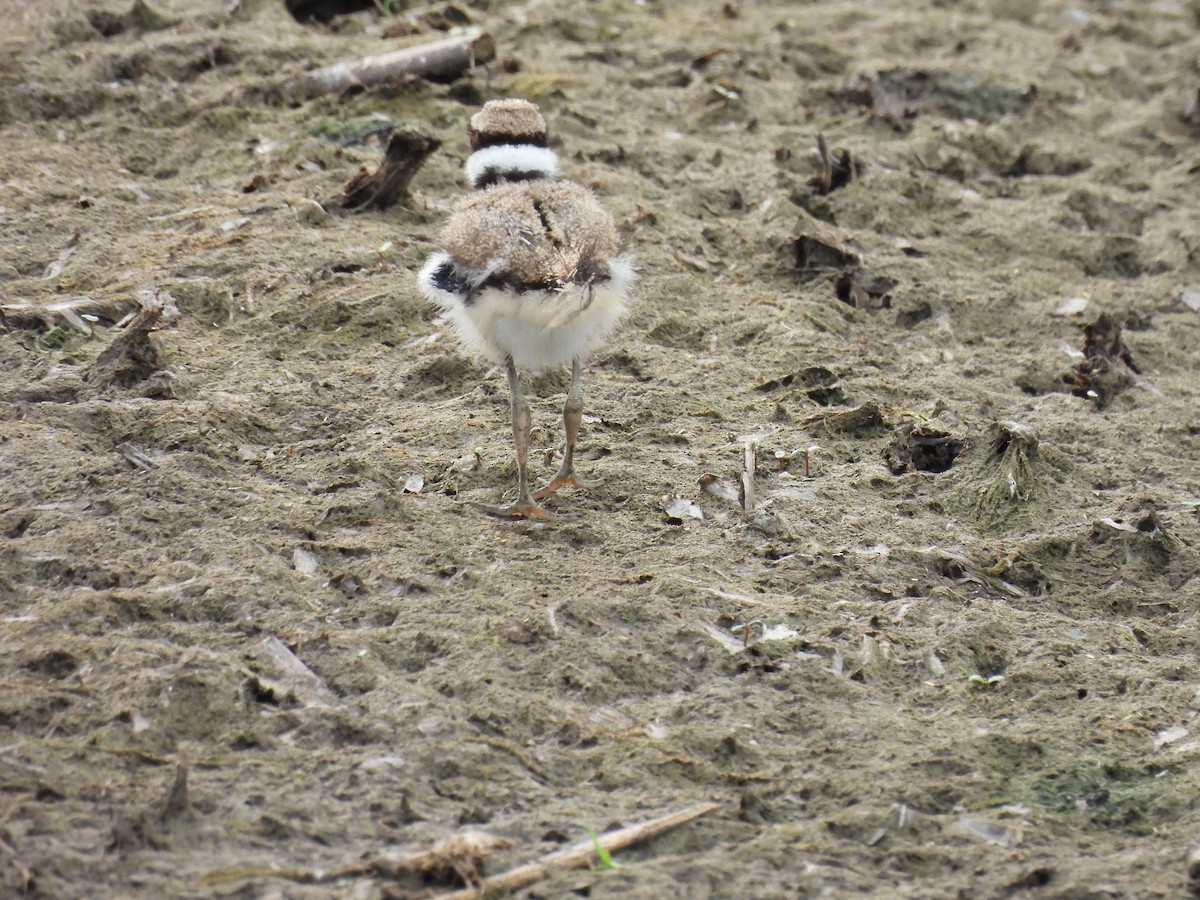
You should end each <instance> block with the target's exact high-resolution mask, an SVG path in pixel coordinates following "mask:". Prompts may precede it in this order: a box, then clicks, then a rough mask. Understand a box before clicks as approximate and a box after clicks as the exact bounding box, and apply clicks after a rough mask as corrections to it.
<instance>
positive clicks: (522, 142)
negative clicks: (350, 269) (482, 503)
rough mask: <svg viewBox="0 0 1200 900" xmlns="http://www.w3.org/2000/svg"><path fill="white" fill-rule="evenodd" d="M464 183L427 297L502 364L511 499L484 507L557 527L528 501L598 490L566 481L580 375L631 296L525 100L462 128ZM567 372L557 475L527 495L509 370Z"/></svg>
mask: <svg viewBox="0 0 1200 900" xmlns="http://www.w3.org/2000/svg"><path fill="white" fill-rule="evenodd" d="M468 134H469V136H470V140H471V155H470V158H469V159H468V160H467V167H466V168H467V177H468V178H469V179H470V180H471V184H472V186H473V187H474V188H475V193H474V194H472V195H471V196H470V197H469V198H467V199H465V200H463V201H462V202H461V203H459V205H458V207H457V208H456V209H455V211H454V213H453V215H452V216H451V218H450V221H449V222H448V223H447V224H446V227H445V229H444V230H443V231H442V234H441V237H440V240H439V243H440V245H441V248H442V249H440V250H438V251H437V252H435V253H434V254H433V255H432V256H430V257H429V261H428V262H426V263H425V266H424V268H422V269H421V274H420V276H419V280H420V285H421V290H422V291H423V292H424V294H425V296H426V297H428V298H429V299H430V300H431V301H433V302H434V303H436V304H437V305H438V306H440V307H441V308H442V309H444V310H445V311H446V312H447V313H449V317H450V320H451V322H452V323H453V324H454V326H455V328H456V330H457V331H458V335H459V337H460V339H461V340H462V343H463V344H464V345H465V346H466V347H467V348H468V349H469V350H471V351H473V352H475V353H477V354H479V355H481V356H483V357H485V358H487V359H489V360H491V361H493V362H496V363H501V364H503V365H504V368H505V370H506V372H507V374H508V384H509V388H510V390H511V392H512V429H513V442H514V443H515V444H516V452H517V499H516V502H515V503H513V504H512V505H511V506H507V507H486V508H484V509H485V511H486V512H488V513H491V514H492V515H497V516H502V517H506V518H535V519H549V518H554V516H552V515H551V514H550V513H549V512H547V510H545V509H544V508H543V507H542V506H541V505H539V504H538V502H537V501H539V500H543V499H545V498H546V497H549V496H550V495H551V494H553V493H554V492H555V491H557V490H559V489H560V488H562V487H565V486H567V485H571V486H574V487H580V488H593V487H599V486H600V485H601V484H602V482H600V481H586V480H584V479H582V478H580V477H578V476H577V475H576V474H575V468H574V459H575V442H576V440H577V438H578V437H579V424H580V421H581V420H582V418H583V389H582V386H581V383H580V365H581V361H582V360H583V359H584V358H585V357H586V355H587V354H588V352H589V351H591V350H592V349H593V348H595V347H596V345H597V344H599V343H600V342H601V341H602V340H603V339H604V338H605V337H607V336H608V335H609V334H611V333H612V331H613V329H614V328H616V326H617V323H618V322H619V321H620V319H621V316H622V314H623V313H624V311H625V304H626V301H627V300H628V298H629V293H630V290H631V288H632V286H633V280H634V273H633V266H632V264H631V262H630V260H629V258H628V257H627V256H625V255H623V254H622V253H621V252H620V242H619V240H618V238H617V232H616V228H615V227H614V225H613V220H612V217H611V216H610V215H609V214H608V212H607V211H606V210H605V209H604V207H602V206H601V205H600V202H599V201H598V200H597V199H596V197H595V195H594V194H593V193H592V192H591V191H589V190H588V189H587V188H584V187H582V186H580V185H578V184H575V183H573V182H571V181H566V180H560V179H559V178H558V160H557V158H556V157H555V155H554V151H552V150H551V149H550V148H549V146H548V144H547V135H546V120H545V119H544V118H542V113H541V111H540V110H539V109H538V108H537V107H536V106H535V105H534V104H532V103H530V102H529V101H527V100H492V101H490V102H489V103H487V104H486V105H484V107H483V108H482V109H481V110H480V111H479V112H477V113H476V114H475V115H474V116H472V117H471V122H470V127H469V128H468ZM567 363H570V365H571V387H570V389H569V390H568V391H567V400H566V403H565V404H564V405H563V427H564V430H565V431H566V444H565V447H564V450H563V461H562V466H561V467H560V468H559V470H558V474H557V475H555V476H554V478H552V479H551V480H550V482H549V483H548V484H546V485H545V486H544V487H542V488H539V489H538V490H536V491H532V492H531V491H530V490H529V481H528V457H529V436H530V431H531V427H532V420H531V418H530V413H529V404H528V402H527V401H526V400H525V395H524V393H523V391H522V390H521V379H520V376H519V374H518V371H517V370H518V367H520V368H523V369H529V370H532V371H541V370H544V369H547V368H550V367H554V366H563V365H566V364H567Z"/></svg>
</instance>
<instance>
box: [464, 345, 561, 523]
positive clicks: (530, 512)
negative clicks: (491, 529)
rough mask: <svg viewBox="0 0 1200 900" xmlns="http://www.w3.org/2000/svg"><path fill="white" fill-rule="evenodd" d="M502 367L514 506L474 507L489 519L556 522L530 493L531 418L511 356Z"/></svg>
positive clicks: (479, 505)
mask: <svg viewBox="0 0 1200 900" xmlns="http://www.w3.org/2000/svg"><path fill="white" fill-rule="evenodd" d="M504 365H505V369H506V371H507V372H508V389H509V392H510V393H511V394H512V429H513V444H515V445H516V449H517V502H516V503H514V504H513V505H512V506H484V505H483V504H479V503H477V504H474V505H475V506H476V507H477V508H478V509H480V510H482V511H483V512H485V513H487V514H488V515H491V516H499V517H500V518H505V519H554V518H557V517H556V516H555V515H554V514H552V513H550V512H548V511H547V510H545V509H543V508H542V507H541V506H539V505H538V504H537V503H535V502H534V499H533V497H532V496H531V495H530V493H529V472H528V470H529V436H530V433H531V432H532V431H533V417H532V416H531V415H530V413H529V403H528V402H527V401H526V400H525V392H524V391H522V390H521V377H520V376H519V375H518V374H517V366H516V364H515V363H514V362H513V360H512V357H511V356H510V357H509V358H508V359H506V360H505V361H504Z"/></svg>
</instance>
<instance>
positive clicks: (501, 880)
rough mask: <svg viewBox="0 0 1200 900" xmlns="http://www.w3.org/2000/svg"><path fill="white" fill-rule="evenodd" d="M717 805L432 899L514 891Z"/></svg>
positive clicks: (467, 899) (613, 834) (473, 898)
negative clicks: (599, 848) (602, 851)
mask: <svg viewBox="0 0 1200 900" xmlns="http://www.w3.org/2000/svg"><path fill="white" fill-rule="evenodd" d="M719 808H720V804H719V803H699V804H697V805H696V806H692V807H689V808H688V809H684V810H680V811H679V812H676V813H671V814H670V815H666V816H662V817H660V818H658V819H651V820H650V821H649V822H642V823H640V824H637V825H630V826H628V827H627V828H621V829H618V830H617V831H610V832H609V833H607V834H603V835H601V836H600V837H598V838H596V839H595V840H594V841H593V840H591V839H588V840H586V841H581V842H580V843H578V844H575V845H573V846H571V847H567V848H565V849H563V850H557V851H555V852H554V853H550V854H548V855H546V856H543V857H542V858H541V859H540V860H538V861H537V862H533V863H528V864H526V865H523V866H518V867H517V868H515V869H509V870H508V871H507V872H502V873H500V874H499V875H493V876H491V877H490V878H485V879H483V881H482V882H480V883H479V884H478V885H475V886H473V887H467V888H463V889H462V890H458V891H453V892H451V893H449V894H438V895H437V896H436V900H481V898H483V897H495V896H497V895H499V894H502V893H505V892H507V891H515V890H517V889H518V888H522V887H525V885H528V884H533V883H534V882H535V881H541V880H542V879H543V878H545V877H546V876H548V875H549V874H550V873H551V872H553V871H554V870H556V869H578V868H580V867H581V866H585V865H587V864H588V863H589V862H591V861H592V860H593V859H595V858H596V850H597V847H601V848H603V849H604V850H606V851H608V852H609V853H613V852H614V851H617V850H622V849H624V848H625V847H632V846H633V845H635V844H639V843H641V842H643V841H648V840H650V839H651V838H655V837H658V836H659V835H660V834H665V833H666V832H668V831H670V830H671V829H672V828H677V827H678V826H680V825H684V824H686V823H687V822H690V821H692V820H693V819H698V818H699V817H700V816H703V815H705V814H706V813H710V812H712V811H713V810H714V809H719Z"/></svg>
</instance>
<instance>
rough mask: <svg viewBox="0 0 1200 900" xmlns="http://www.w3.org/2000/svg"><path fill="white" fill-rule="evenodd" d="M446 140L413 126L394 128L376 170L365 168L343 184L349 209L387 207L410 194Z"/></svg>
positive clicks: (344, 202)
mask: <svg viewBox="0 0 1200 900" xmlns="http://www.w3.org/2000/svg"><path fill="white" fill-rule="evenodd" d="M440 146H442V142H441V141H439V140H438V139H437V138H435V137H433V136H432V135H428V134H425V133H424V132H422V131H419V130H417V129H413V128H403V129H400V130H398V131H394V132H392V136H391V138H390V139H389V140H388V145H387V152H386V153H385V154H384V156H383V162H381V163H380V164H379V168H378V169H376V170H375V172H374V173H371V172H368V171H367V170H366V169H365V168H363V169H361V170H360V171H359V173H358V174H357V175H355V176H354V177H353V178H351V179H350V182H349V183H348V184H347V185H346V187H345V188H343V193H344V194H345V196H344V197H343V199H342V206H344V207H346V208H347V209H362V208H366V207H373V208H375V209H387V208H388V207H389V206H392V205H393V204H394V203H396V201H397V200H400V199H401V198H403V197H406V196H407V195H408V186H409V184H410V183H411V182H412V180H413V176H414V175H416V174H417V172H418V171H419V170H420V168H421V166H423V165H425V160H427V159H428V158H429V156H430V154H432V153H433V152H434V151H435V150H437V148H438V147H440Z"/></svg>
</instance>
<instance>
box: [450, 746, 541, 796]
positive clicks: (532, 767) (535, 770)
mask: <svg viewBox="0 0 1200 900" xmlns="http://www.w3.org/2000/svg"><path fill="white" fill-rule="evenodd" d="M458 743H459V744H485V745H487V746H488V747H491V748H492V749H493V750H503V751H504V752H505V753H507V754H509V755H510V756H511V757H512V758H513V759H515V760H516V761H517V762H519V763H520V764H521V765H523V766H524V767H525V768H526V769H528V770H529V771H530V773H531V774H533V775H534V776H536V777H537V778H538V780H540V781H544V782H546V783H547V784H549V783H550V782H551V781H552V780H553V779H551V777H550V774H549V773H548V772H547V771H546V770H545V769H543V768H542V767H541V766H540V765H538V764H537V763H536V762H534V761H533V759H532V757H530V755H529V754H528V753H526V752H525V751H524V750H522V749H521V748H520V747H518V746H517V745H516V744H514V743H513V742H512V741H506V740H504V739H503V738H494V737H487V736H486V735H482V734H478V735H475V736H474V737H469V738H463V739H462V740H461V741H458Z"/></svg>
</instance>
